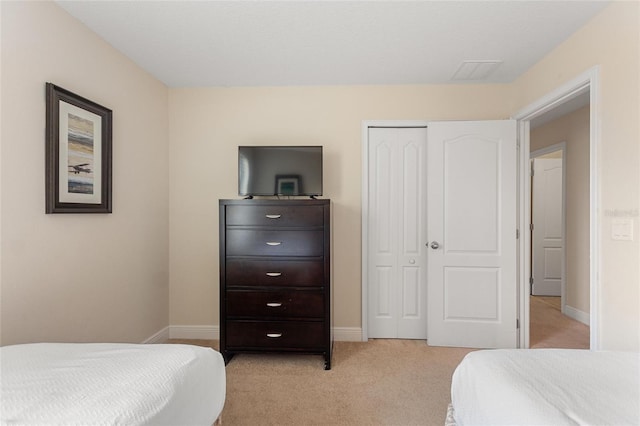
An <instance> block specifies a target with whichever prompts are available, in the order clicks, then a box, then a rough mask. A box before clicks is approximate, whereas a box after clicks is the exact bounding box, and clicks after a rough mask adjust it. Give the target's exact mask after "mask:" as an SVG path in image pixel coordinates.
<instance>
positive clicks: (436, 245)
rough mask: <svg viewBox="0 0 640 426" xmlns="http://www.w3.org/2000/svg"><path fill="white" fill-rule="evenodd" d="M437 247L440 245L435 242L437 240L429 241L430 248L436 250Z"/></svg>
mask: <svg viewBox="0 0 640 426" xmlns="http://www.w3.org/2000/svg"><path fill="white" fill-rule="evenodd" d="M439 247H440V244H438V242H437V241H433V242H432V243H431V248H432V249H434V250H437V249H438V248H439Z"/></svg>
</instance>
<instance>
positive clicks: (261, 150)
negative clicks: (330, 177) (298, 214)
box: [238, 146, 322, 197]
mask: <svg viewBox="0 0 640 426" xmlns="http://www.w3.org/2000/svg"><path fill="white" fill-rule="evenodd" d="M238 194H239V195H241V196H246V197H253V196H268V195H285V196H309V197H315V196H319V195H322V146H239V147H238Z"/></svg>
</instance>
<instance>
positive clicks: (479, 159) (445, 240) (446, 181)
mask: <svg viewBox="0 0 640 426" xmlns="http://www.w3.org/2000/svg"><path fill="white" fill-rule="evenodd" d="M516 151H517V150H516V123H515V121H480V122H434V123H430V124H429V153H428V168H427V170H428V175H427V180H428V194H429V195H428V200H429V201H428V238H429V245H430V249H429V255H428V271H429V274H428V279H429V295H428V301H429V304H428V314H429V318H428V324H429V330H428V332H429V340H428V343H429V345H431V346H461V347H477V348H512V347H516V345H517V328H516V318H517V279H516V247H517V246H516V182H517V176H516V160H517V159H516Z"/></svg>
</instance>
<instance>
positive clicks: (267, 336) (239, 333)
mask: <svg viewBox="0 0 640 426" xmlns="http://www.w3.org/2000/svg"><path fill="white" fill-rule="evenodd" d="M323 338H324V323H323V322H303V321H296V322H286V321H232V320H228V321H227V342H226V344H227V349H229V350H233V349H251V348H256V349H262V348H267V349H276V350H287V349H292V350H295V349H318V348H322V346H323V344H324V340H323Z"/></svg>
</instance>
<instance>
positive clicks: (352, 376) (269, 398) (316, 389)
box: [171, 339, 471, 426]
mask: <svg viewBox="0 0 640 426" xmlns="http://www.w3.org/2000/svg"><path fill="white" fill-rule="evenodd" d="M171 342H175V343H190V344H202V345H203V346H212V347H214V348H217V344H218V342H217V341H193V340H190V341H181V340H171ZM470 351H471V349H461V348H437V347H430V346H428V345H427V344H426V342H425V341H423V340H381V339H376V340H370V341H369V342H335V343H334V353H333V365H332V369H331V370H329V371H325V370H324V369H323V365H324V362H323V359H322V357H320V356H317V355H245V354H242V355H236V356H235V357H234V358H233V359H232V360H231V362H230V363H229V364H228V365H227V400H226V402H225V406H224V410H223V412H222V425H223V426H235V425H252V426H253V425H261V426H266V425H438V426H442V425H443V424H444V420H445V417H446V413H447V405H448V404H449V402H450V393H449V390H450V386H451V375H452V373H453V370H454V369H455V367H456V366H457V365H458V363H459V362H460V361H461V360H462V358H463V357H464V355H466V354H467V353H468V352H470Z"/></svg>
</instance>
